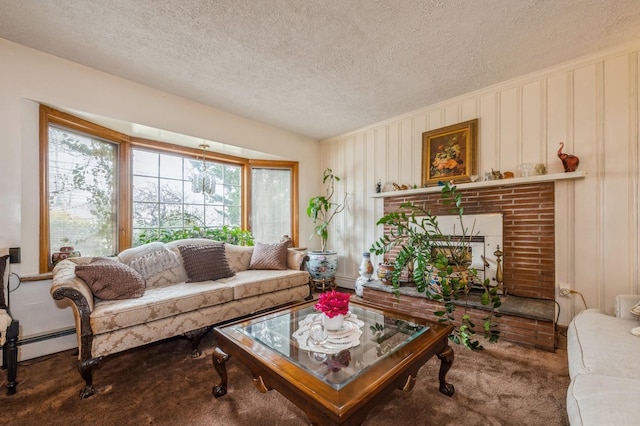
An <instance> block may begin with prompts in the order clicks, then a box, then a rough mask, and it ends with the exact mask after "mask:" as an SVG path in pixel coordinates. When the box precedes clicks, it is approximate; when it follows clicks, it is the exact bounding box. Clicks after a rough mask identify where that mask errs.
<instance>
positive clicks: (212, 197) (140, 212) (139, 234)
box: [132, 148, 242, 245]
mask: <svg viewBox="0 0 640 426" xmlns="http://www.w3.org/2000/svg"><path fill="white" fill-rule="evenodd" d="M133 153H134V158H135V159H137V160H135V161H134V172H133V175H134V176H133V192H132V193H133V201H134V208H133V216H134V220H133V232H134V241H133V243H134V245H139V244H141V243H143V242H147V241H153V240H152V238H155V237H157V236H160V237H161V236H162V235H163V230H176V229H191V228H194V227H199V228H219V227H222V226H223V225H230V226H241V224H242V215H241V211H242V206H241V201H242V197H241V193H242V187H241V183H242V181H241V177H242V167H241V166H234V165H227V164H223V163H219V162H214V161H210V160H207V161H206V163H203V162H202V160H201V159H199V160H198V159H193V158H190V157H186V156H185V157H182V156H180V155H176V154H172V155H167V154H155V155H149V154H150V153H149V152H147V151H144V150H141V149H135V148H134V149H133ZM147 162H149V163H154V164H156V165H158V167H156V168H154V167H153V166H151V165H149V164H147ZM138 172H140V173H138ZM153 173H155V174H153ZM226 179H230V180H231V181H230V182H227V180H226ZM152 230H155V232H151V231H152ZM145 238H149V239H145Z"/></svg>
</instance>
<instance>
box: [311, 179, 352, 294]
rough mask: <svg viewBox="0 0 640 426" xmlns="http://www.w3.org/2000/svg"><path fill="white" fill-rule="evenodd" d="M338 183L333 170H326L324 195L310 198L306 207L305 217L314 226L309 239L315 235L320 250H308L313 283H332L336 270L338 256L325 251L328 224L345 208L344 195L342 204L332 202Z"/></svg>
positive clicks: (345, 196)
mask: <svg viewBox="0 0 640 426" xmlns="http://www.w3.org/2000/svg"><path fill="white" fill-rule="evenodd" d="M339 181H340V178H339V177H338V176H336V175H334V174H333V170H331V169H326V170H325V171H324V173H323V175H322V183H323V184H325V185H326V190H325V194H324V195H318V196H315V197H312V198H311V199H310V200H309V205H308V206H307V216H309V217H310V218H311V220H313V223H314V225H315V228H314V232H313V234H312V235H311V237H314V236H316V235H317V236H319V237H320V242H321V246H320V247H321V250H310V251H309V253H308V255H309V261H308V262H307V269H308V270H309V273H310V274H311V278H313V280H315V281H320V282H331V281H333V278H334V276H335V273H336V271H337V269H338V254H337V253H336V252H335V251H334V250H327V240H328V239H329V224H330V223H331V221H332V220H333V218H334V217H336V215H337V214H339V213H341V212H342V211H343V210H344V208H345V206H346V201H347V194H346V193H345V195H344V199H343V200H342V203H336V202H334V201H333V196H334V194H335V183H336V182H339Z"/></svg>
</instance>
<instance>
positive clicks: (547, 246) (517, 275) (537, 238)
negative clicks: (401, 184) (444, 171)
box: [384, 182, 555, 299]
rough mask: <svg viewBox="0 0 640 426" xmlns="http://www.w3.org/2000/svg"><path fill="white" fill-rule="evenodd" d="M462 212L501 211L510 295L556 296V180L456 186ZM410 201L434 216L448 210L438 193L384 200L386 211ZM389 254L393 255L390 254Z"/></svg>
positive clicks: (505, 279) (506, 276) (505, 265)
mask: <svg viewBox="0 0 640 426" xmlns="http://www.w3.org/2000/svg"><path fill="white" fill-rule="evenodd" d="M459 193H460V194H461V195H462V205H463V207H464V212H465V214H482V213H502V216H503V232H504V234H503V245H504V247H501V249H502V251H503V252H504V257H503V262H502V266H503V270H504V286H505V288H506V289H507V292H508V294H513V295H515V296H522V297H534V298H541V299H554V298H555V243H554V226H555V222H554V184H553V182H541V183H532V184H523V185H515V186H497V187H489V188H487V187H485V188H479V189H473V190H470V189H468V190H460V191H459ZM409 201H411V202H413V203H414V204H416V205H418V206H420V207H422V208H423V209H425V210H427V211H430V212H431V213H432V214H434V215H445V214H451V213H450V211H449V210H450V206H445V205H443V203H442V200H441V199H440V192H435V193H428V194H416V195H410V196H401V197H387V198H385V199H384V212H385V214H386V213H388V212H390V211H393V210H398V209H399V208H400V205H401V204H402V203H406V202H409ZM389 257H391V258H392V257H393V253H391V254H390V256H389Z"/></svg>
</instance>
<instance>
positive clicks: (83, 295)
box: [51, 258, 94, 361]
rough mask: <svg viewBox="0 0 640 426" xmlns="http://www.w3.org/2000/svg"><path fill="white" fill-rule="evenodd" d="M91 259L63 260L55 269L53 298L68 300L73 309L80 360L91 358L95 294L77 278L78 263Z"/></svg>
mask: <svg viewBox="0 0 640 426" xmlns="http://www.w3.org/2000/svg"><path fill="white" fill-rule="evenodd" d="M90 260H91V258H74V259H73V260H71V259H66V260H63V261H62V262H60V263H58V264H57V265H56V266H55V268H53V282H52V283H51V296H53V298H54V299H56V300H63V299H68V300H69V301H70V302H71V307H72V308H73V315H74V317H75V322H76V335H77V338H78V359H79V360H81V361H85V360H88V359H90V358H91V344H92V341H93V330H91V312H92V311H93V307H94V298H93V293H92V292H91V289H90V288H89V286H88V285H87V284H86V283H85V282H84V281H83V280H82V279H80V278H78V277H77V276H76V273H75V270H76V263H87V262H88V261H90Z"/></svg>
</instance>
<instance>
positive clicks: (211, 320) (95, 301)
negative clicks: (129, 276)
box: [51, 239, 310, 398]
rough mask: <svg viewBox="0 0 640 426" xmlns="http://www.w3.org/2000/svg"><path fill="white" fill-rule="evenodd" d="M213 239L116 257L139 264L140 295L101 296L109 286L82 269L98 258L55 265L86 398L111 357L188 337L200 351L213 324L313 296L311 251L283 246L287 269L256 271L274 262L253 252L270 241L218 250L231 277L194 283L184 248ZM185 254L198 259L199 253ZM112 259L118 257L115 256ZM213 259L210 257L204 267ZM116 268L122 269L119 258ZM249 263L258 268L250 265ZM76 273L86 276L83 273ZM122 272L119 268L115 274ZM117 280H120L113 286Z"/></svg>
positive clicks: (56, 291)
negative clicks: (73, 332) (72, 318)
mask: <svg viewBox="0 0 640 426" xmlns="http://www.w3.org/2000/svg"><path fill="white" fill-rule="evenodd" d="M212 243H213V241H211V240H206V239H188V240H180V241H173V242H170V243H167V244H162V243H151V244H149V245H145V246H141V247H137V248H133V249H129V250H125V251H123V252H122V253H120V254H119V255H118V259H117V261H118V262H121V263H122V264H125V265H128V266H126V268H125V269H126V270H127V271H129V269H135V271H136V272H134V274H137V273H139V275H140V277H144V282H143V283H142V286H143V287H142V291H138V290H136V292H137V294H135V295H134V296H132V297H130V298H124V299H122V298H121V299H115V300H114V299H110V300H104V299H101V298H99V297H96V295H95V292H96V291H102V290H104V289H102V290H101V289H100V288H98V289H97V290H96V288H97V287H96V284H95V283H94V282H92V281H91V280H90V279H87V277H84V273H83V271H86V269H87V268H86V267H85V265H89V264H91V263H92V262H95V259H94V258H86V257H79V258H73V259H67V260H64V261H62V262H60V263H58V264H57V265H56V267H55V268H54V270H53V283H52V287H51V294H52V296H53V297H54V299H56V300H63V299H67V300H69V301H70V302H71V303H70V305H71V307H72V308H73V312H74V316H75V320H76V333H77V337H78V351H79V352H78V367H79V370H80V374H81V376H82V378H83V379H84V380H85V387H84V389H82V390H81V392H80V397H81V398H86V397H88V396H91V395H92V394H93V393H94V388H93V377H92V371H93V369H94V368H95V367H96V366H97V365H98V364H99V363H100V362H101V361H102V359H103V357H105V356H107V355H111V354H114V353H117V352H121V351H124V350H127V349H131V348H134V347H138V346H142V345H145V344H148V343H151V342H155V341H158V340H162V339H166V338H169V337H173V336H179V335H184V336H186V337H188V338H191V339H192V342H193V349H194V356H196V355H198V354H199V351H198V344H199V342H200V339H201V338H202V336H203V335H204V334H205V333H206V332H207V331H208V330H209V329H210V328H211V326H212V325H214V324H218V323H221V322H225V321H228V320H231V319H235V318H238V317H242V316H245V315H249V314H252V313H255V312H260V311H264V310H268V309H271V308H274V307H276V306H281V305H284V304H287V303H292V302H298V301H302V300H304V299H306V298H309V297H310V286H309V274H308V272H307V271H306V270H304V267H305V266H304V262H305V260H306V254H305V253H304V252H300V251H296V250H293V249H286V247H285V248H284V250H285V251H286V253H283V251H282V250H278V253H279V254H278V257H279V258H280V259H282V258H283V256H284V258H286V261H285V263H284V264H282V267H283V268H284V269H256V268H257V267H261V266H260V265H262V267H267V268H268V267H270V266H271V265H269V264H267V265H266V266H265V263H264V262H262V263H259V262H258V263H256V262H255V256H254V251H256V253H255V254H258V250H260V253H262V254H263V255H264V253H265V252H266V253H270V252H267V251H265V250H266V249H264V247H267V246H268V245H263V246H261V247H260V248H259V249H258V248H255V247H242V246H235V245H231V244H225V245H224V247H223V248H222V251H221V252H220V251H219V253H218V254H217V256H218V260H220V261H219V262H215V265H218V264H220V263H223V264H224V267H225V268H227V269H231V271H232V272H230V274H232V275H233V276H228V277H226V278H220V279H217V280H215V281H212V280H205V281H199V282H191V281H193V280H192V279H190V277H193V276H194V275H193V274H192V275H191V276H190V275H189V274H188V272H189V269H190V270H191V271H193V267H191V268H190V267H189V265H187V268H185V260H184V259H183V256H182V255H181V251H182V249H184V248H185V246H189V247H199V246H211V245H212ZM219 245H220V243H218V246H219ZM187 257H188V258H190V259H187V261H190V260H191V263H190V265H192V263H193V262H192V260H193V258H192V257H190V256H187ZM150 259H151V260H150ZM153 259H155V260H153ZM225 259H226V261H225ZM263 260H264V256H263ZM100 261H105V259H100ZM106 261H107V262H110V263H112V262H114V261H116V259H108V260H106ZM213 264H214V263H210V261H209V258H207V261H206V262H204V263H203V264H202V266H206V265H213ZM112 266H116V267H117V268H119V267H121V264H120V263H118V264H116V265H112ZM196 266H201V265H196ZM250 266H251V267H254V266H255V267H254V269H251V268H250ZM216 267H217V266H216ZM76 268H78V270H76ZM136 268H137V269H136ZM138 271H139V272H138ZM76 272H78V274H80V275H81V276H83V277H84V278H85V279H84V280H83V279H81V278H79V277H78V276H77V275H76ZM118 273H119V272H118V271H117V270H116V271H115V272H114V274H113V277H115V276H117V274H118ZM101 274H102V275H101V276H107V275H108V274H104V273H102V272H101ZM137 276H138V275H136V277H137ZM116 281H117V280H116ZM137 282H139V280H138V281H137ZM88 283H89V284H88ZM119 284H120V282H116V283H114V284H113V287H117V286H118V285H119ZM138 285H139V284H136V286H138ZM137 288H139V287H136V289H137ZM98 294H99V295H103V294H104V293H98ZM139 294H141V296H139Z"/></svg>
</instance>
